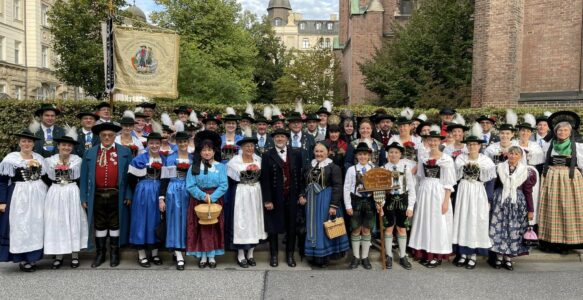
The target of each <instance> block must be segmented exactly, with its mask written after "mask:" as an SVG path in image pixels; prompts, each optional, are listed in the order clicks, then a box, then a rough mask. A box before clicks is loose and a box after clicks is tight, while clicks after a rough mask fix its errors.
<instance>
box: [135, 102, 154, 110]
mask: <svg viewBox="0 0 583 300" xmlns="http://www.w3.org/2000/svg"><path fill="white" fill-rule="evenodd" d="M137 107H143V108H151V109H156V103H155V102H142V103H140V104H138V105H137Z"/></svg>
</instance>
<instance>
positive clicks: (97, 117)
mask: <svg viewBox="0 0 583 300" xmlns="http://www.w3.org/2000/svg"><path fill="white" fill-rule="evenodd" d="M86 116H90V117H93V119H95V121H97V120H99V116H98V115H96V114H94V113H92V112H89V111H84V112H80V113H78V114H77V115H76V117H77V119H82V118H83V117H86Z"/></svg>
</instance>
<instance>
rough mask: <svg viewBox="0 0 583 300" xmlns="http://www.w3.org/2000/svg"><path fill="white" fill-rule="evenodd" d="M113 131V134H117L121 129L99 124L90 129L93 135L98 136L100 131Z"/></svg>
mask: <svg viewBox="0 0 583 300" xmlns="http://www.w3.org/2000/svg"><path fill="white" fill-rule="evenodd" d="M106 130H107V131H113V132H116V133H117V132H119V131H120V130H121V127H119V126H117V125H115V124H113V123H101V124H97V125H95V126H93V127H91V132H93V134H99V133H100V132H102V131H106Z"/></svg>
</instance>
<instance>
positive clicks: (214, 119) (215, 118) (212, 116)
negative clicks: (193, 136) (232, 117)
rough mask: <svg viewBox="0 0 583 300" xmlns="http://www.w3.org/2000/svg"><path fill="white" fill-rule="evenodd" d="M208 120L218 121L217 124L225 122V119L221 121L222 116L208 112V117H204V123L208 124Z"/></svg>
mask: <svg viewBox="0 0 583 300" xmlns="http://www.w3.org/2000/svg"><path fill="white" fill-rule="evenodd" d="M208 121H213V122H216V123H217V124H221V123H223V121H221V116H218V115H213V114H208V115H206V118H204V119H202V123H203V124H206V122H208Z"/></svg>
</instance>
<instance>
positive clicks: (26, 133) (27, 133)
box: [12, 128, 40, 141]
mask: <svg viewBox="0 0 583 300" xmlns="http://www.w3.org/2000/svg"><path fill="white" fill-rule="evenodd" d="M12 135H13V136H17V137H19V138H25V139H30V140H33V141H38V140H40V138H38V137H36V136H35V135H34V134H33V133H32V132H30V130H28V128H27V129H23V130H22V131H20V132H19V133H13V134H12Z"/></svg>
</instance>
